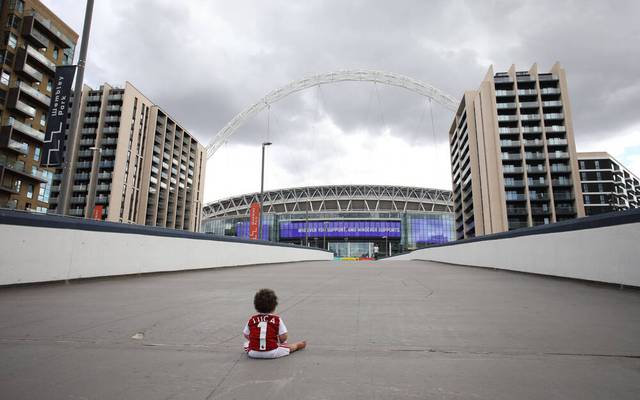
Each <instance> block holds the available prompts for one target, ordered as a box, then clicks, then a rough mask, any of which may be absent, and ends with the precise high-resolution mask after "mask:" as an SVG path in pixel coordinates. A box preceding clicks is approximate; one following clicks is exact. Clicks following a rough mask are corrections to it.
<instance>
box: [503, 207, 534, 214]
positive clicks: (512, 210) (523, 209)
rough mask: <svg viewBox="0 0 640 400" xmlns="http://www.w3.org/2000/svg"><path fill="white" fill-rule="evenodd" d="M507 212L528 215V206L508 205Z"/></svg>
mask: <svg viewBox="0 0 640 400" xmlns="http://www.w3.org/2000/svg"><path fill="white" fill-rule="evenodd" d="M507 214H509V215H528V214H529V212H528V211H527V208H526V207H507Z"/></svg>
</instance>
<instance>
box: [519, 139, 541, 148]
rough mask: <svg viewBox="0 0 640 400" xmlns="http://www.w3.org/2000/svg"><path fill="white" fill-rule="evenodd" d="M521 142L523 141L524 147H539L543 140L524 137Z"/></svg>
mask: <svg viewBox="0 0 640 400" xmlns="http://www.w3.org/2000/svg"><path fill="white" fill-rule="evenodd" d="M522 142H523V143H524V146H525V147H539V146H542V145H544V142H543V141H542V140H541V139H534V140H531V139H529V140H527V139H525V140H523V141H522Z"/></svg>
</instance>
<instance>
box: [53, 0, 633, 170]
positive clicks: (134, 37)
mask: <svg viewBox="0 0 640 400" xmlns="http://www.w3.org/2000/svg"><path fill="white" fill-rule="evenodd" d="M47 3H50V5H51V7H52V8H53V9H54V11H56V12H58V13H59V14H60V15H61V16H62V17H63V18H64V19H67V20H69V22H70V23H71V24H72V25H73V26H75V27H76V29H77V30H78V31H79V30H80V26H79V25H80V22H81V19H82V10H78V7H77V5H76V2H75V1H72V0H59V1H53V0H51V1H49V2H47ZM67 15H68V17H67ZM638 15H640V3H638V2H635V1H617V2H601V1H563V2H558V1H523V2H513V1H486V2H479V1H468V2H464V1H455V2H451V1H422V0H407V1H396V2H388V1H349V2H344V1H339V0H316V1H304V2H291V1H285V0H280V1H270V2H259V1H253V2H251V1H234V2H229V1H204V0H201V1H189V2H175V1H150V0H129V1H126V2H124V1H113V2H111V1H110V2H97V3H96V12H95V20H94V29H93V33H92V42H91V44H92V47H91V51H90V63H89V67H88V69H87V77H88V80H89V81H90V82H91V83H93V84H98V83H100V82H102V81H109V82H114V83H115V82H122V81H124V80H129V81H131V82H133V83H134V84H135V85H136V86H137V87H138V88H139V89H140V90H142V91H143V93H145V94H147V95H148V96H149V97H150V98H151V99H153V100H154V101H156V102H157V103H158V104H160V105H161V106H163V107H164V108H165V109H167V110H168V111H169V112H170V113H172V114H173V115H175V117H176V118H178V119H179V120H180V121H181V122H182V123H183V124H184V125H185V126H187V127H188V128H190V129H191V130H192V131H193V132H194V133H195V134H196V135H197V136H198V137H199V138H200V139H201V140H202V141H203V142H207V141H208V140H209V139H210V138H211V137H212V136H213V134H214V133H215V132H216V131H217V130H218V129H220V128H221V127H223V126H224V125H225V123H226V122H228V121H229V120H230V119H231V118H232V117H233V116H234V115H235V113H237V112H239V111H241V110H242V109H243V108H244V107H246V106H248V105H249V104H251V103H252V102H254V101H256V100H257V99H259V98H260V97H261V96H263V95H264V94H266V93H267V92H268V91H270V90H272V89H274V88H276V87H278V86H281V85H284V84H286V83H287V82H289V81H291V80H294V79H298V78H301V77H304V76H307V75H310V74H313V73H319V72H327V71H331V70H337V69H345V68H370V69H378V70H389V71H393V72H398V73H402V74H405V75H409V76H412V77H415V78H417V79H421V80H424V81H426V82H428V83H430V84H432V85H434V86H436V87H438V88H440V89H442V90H444V91H445V92H447V93H450V94H452V95H453V96H455V97H460V96H461V95H462V93H463V91H464V90H468V89H475V88H476V87H477V86H478V84H479V82H480V81H481V79H482V78H483V76H484V74H485V72H486V69H487V67H488V65H489V64H490V63H494V64H495V68H496V70H505V69H507V68H508V67H509V66H510V65H511V64H512V63H516V64H517V66H518V67H519V68H521V69H528V68H529V67H530V65H531V64H532V63H533V62H536V61H537V62H538V63H539V67H540V69H541V70H546V69H548V68H550V67H551V65H552V64H553V63H554V62H555V61H560V62H561V63H562V64H563V66H564V67H565V68H566V70H567V74H568V79H569V89H570V96H571V102H572V106H573V116H574V124H575V126H576V135H577V140H578V143H581V142H588V141H590V140H593V139H595V138H597V137H599V136H600V135H602V134H604V133H606V134H607V135H608V136H609V137H612V138H614V137H615V136H616V134H617V133H618V132H620V131H622V130H623V129H624V128H625V127H629V126H632V125H634V124H638V123H640V114H638V112H637V109H638V105H639V104H640V68H638V66H639V65H640V50H639V49H640V47H639V46H638V43H639V42H640V28H639V27H640V24H638V23H637V21H636V18H637V16H638ZM378 96H379V97H378ZM433 111H434V116H435V120H436V130H437V138H438V141H439V142H441V143H442V142H444V141H445V140H446V134H447V129H448V125H449V121H450V118H451V113H450V112H448V111H446V110H443V109H442V107H439V106H436V105H434V108H433ZM424 112H425V103H424V99H423V98H420V97H419V96H416V95H414V94H412V93H409V92H404V91H402V90H398V89H395V88H387V87H383V86H381V85H377V87H376V88H375V89H374V87H373V85H372V84H348V83H344V84H336V85H331V86H323V87H321V88H320V89H319V90H318V89H310V90H308V91H306V92H304V93H299V94H295V95H292V96H290V97H289V98H287V99H285V100H283V101H281V102H280V103H277V104H275V105H273V108H272V119H273V124H272V129H273V132H274V135H276V136H277V137H278V140H280V141H281V142H282V145H283V146H291V148H292V150H297V151H300V147H298V148H295V147H293V146H302V145H303V144H302V143H300V142H299V140H304V139H305V138H306V139H308V134H310V132H313V129H314V126H315V121H317V119H318V118H319V115H321V116H326V117H328V118H329V119H330V120H331V121H333V123H335V124H336V125H337V126H338V127H340V128H341V129H342V130H343V131H344V132H345V134H347V135H348V134H351V133H353V132H355V131H358V130H365V131H370V132H371V135H372V137H375V135H377V133H378V132H379V131H380V130H381V122H382V121H384V123H385V124H386V125H388V127H389V129H390V130H391V132H392V134H393V135H397V136H400V137H402V138H404V139H405V140H407V141H408V142H409V143H414V144H428V143H431V142H432V140H433V139H432V136H431V126H430V124H431V121H430V117H429V112H428V109H427V115H426V116H424V115H423V114H424ZM265 131H266V124H265V115H264V114H263V115H259V116H257V117H256V118H255V119H253V120H252V121H249V122H248V123H247V124H246V125H245V126H244V127H243V128H242V129H240V130H239V132H238V133H237V135H236V136H234V137H233V139H232V140H233V141H237V142H239V143H259V142H260V141H262V140H263V138H264V135H265ZM336 146H337V147H339V145H337V144H336V145H331V146H329V145H328V144H326V143H319V144H318V148H315V149H313V150H314V151H317V152H326V154H337V155H339V154H342V152H341V151H338V149H337V148H336ZM323 154H324V153H323ZM291 168H300V163H297V162H293V163H292V164H291Z"/></svg>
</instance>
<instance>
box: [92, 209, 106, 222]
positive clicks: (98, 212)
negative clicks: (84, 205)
mask: <svg viewBox="0 0 640 400" xmlns="http://www.w3.org/2000/svg"><path fill="white" fill-rule="evenodd" d="M103 209H104V206H102V205H96V206H95V207H93V215H92V218H93V219H97V220H102V210H103Z"/></svg>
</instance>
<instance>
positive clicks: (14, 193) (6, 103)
mask: <svg viewBox="0 0 640 400" xmlns="http://www.w3.org/2000/svg"><path fill="white" fill-rule="evenodd" d="M0 26H1V27H2V28H3V30H4V32H3V35H2V42H1V44H0V58H1V63H2V67H1V68H2V70H1V71H0V114H1V117H0V125H1V128H0V208H13V209H20V210H34V211H40V212H46V210H47V208H48V206H49V205H48V200H49V194H50V189H51V180H52V176H53V170H52V169H46V168H41V167H40V159H41V157H42V146H43V142H44V132H45V125H46V118H47V111H48V109H49V104H50V102H51V89H52V83H53V77H54V74H55V70H56V65H68V64H71V63H72V62H73V53H74V50H75V46H76V42H77V40H78V35H77V34H76V33H75V32H74V31H73V30H72V29H71V28H70V27H69V26H67V25H66V24H65V23H64V22H63V21H62V20H61V19H60V18H58V17H57V16H56V15H55V14H53V13H52V12H51V11H50V10H49V9H48V8H47V7H45V6H44V5H43V4H42V3H41V2H39V1H34V0H24V1H22V0H12V1H0Z"/></svg>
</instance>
